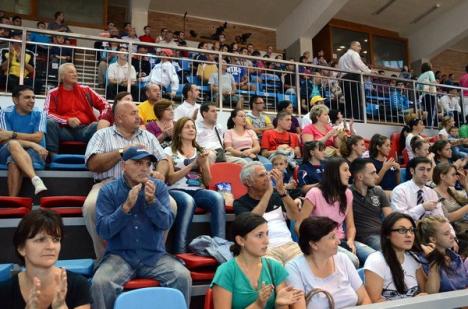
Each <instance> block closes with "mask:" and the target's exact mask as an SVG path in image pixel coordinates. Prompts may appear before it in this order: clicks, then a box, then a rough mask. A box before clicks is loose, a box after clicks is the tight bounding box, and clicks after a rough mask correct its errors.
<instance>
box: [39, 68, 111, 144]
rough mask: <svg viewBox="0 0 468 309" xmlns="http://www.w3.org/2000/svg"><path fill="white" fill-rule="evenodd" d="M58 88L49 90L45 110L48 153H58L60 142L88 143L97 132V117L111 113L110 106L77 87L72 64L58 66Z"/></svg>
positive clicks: (89, 90) (89, 89) (89, 92)
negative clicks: (97, 114)
mask: <svg viewBox="0 0 468 309" xmlns="http://www.w3.org/2000/svg"><path fill="white" fill-rule="evenodd" d="M58 75H59V83H60V84H59V86H58V87H57V88H54V89H52V90H51V91H49V94H48V95H47V98H46V101H45V106H44V109H45V111H46V112H47V116H48V120H47V134H46V144H47V150H49V151H50V152H52V153H57V152H58V149H59V142H60V141H82V142H88V141H89V139H90V138H91V136H93V134H94V132H96V127H97V120H98V119H97V118H96V116H95V114H94V109H97V110H99V112H100V116H99V119H104V118H105V117H104V116H105V115H108V114H110V105H109V104H108V103H107V102H106V100H104V99H103V98H102V97H101V96H99V95H98V94H97V93H96V92H94V90H92V89H91V88H89V87H88V86H83V85H80V84H78V74H77V72H76V68H75V66H74V65H73V64H72V63H64V64H62V65H61V66H60V67H59V73H58Z"/></svg>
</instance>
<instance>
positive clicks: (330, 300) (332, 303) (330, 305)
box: [305, 288, 335, 309]
mask: <svg viewBox="0 0 468 309" xmlns="http://www.w3.org/2000/svg"><path fill="white" fill-rule="evenodd" d="M320 293H322V294H323V295H325V297H326V298H327V300H328V308H329V309H335V301H334V300H333V296H332V295H331V294H330V292H328V291H325V290H322V289H319V288H314V289H312V290H310V291H309V292H308V293H307V294H306V295H305V301H306V306H307V305H308V304H309V303H310V301H311V300H312V297H314V296H315V295H317V294H320Z"/></svg>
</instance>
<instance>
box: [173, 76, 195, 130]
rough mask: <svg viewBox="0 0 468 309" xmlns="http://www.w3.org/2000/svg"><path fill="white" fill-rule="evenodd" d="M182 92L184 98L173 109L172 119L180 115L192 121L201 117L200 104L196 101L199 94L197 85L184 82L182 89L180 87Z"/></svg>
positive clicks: (175, 119) (177, 118) (178, 117)
mask: <svg viewBox="0 0 468 309" xmlns="http://www.w3.org/2000/svg"><path fill="white" fill-rule="evenodd" d="M182 94H183V95H184V98H185V100H184V102H183V103H182V104H180V105H179V106H177V108H176V109H175V110H174V121H177V120H179V119H180V118H182V117H188V118H191V119H193V120H194V121H195V120H197V119H201V116H200V104H198V103H197V99H198V97H199V96H200V89H198V86H197V85H195V84H190V83H186V84H185V86H184V89H182Z"/></svg>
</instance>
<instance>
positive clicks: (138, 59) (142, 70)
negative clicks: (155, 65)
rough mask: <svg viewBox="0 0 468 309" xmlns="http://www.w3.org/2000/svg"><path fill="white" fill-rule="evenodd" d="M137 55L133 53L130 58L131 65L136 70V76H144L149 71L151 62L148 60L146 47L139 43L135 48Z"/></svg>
mask: <svg viewBox="0 0 468 309" xmlns="http://www.w3.org/2000/svg"><path fill="white" fill-rule="evenodd" d="M137 53H138V55H134V56H133V58H132V65H133V67H134V68H135V70H136V73H137V77H138V78H140V77H145V76H148V75H149V74H150V72H151V63H150V62H149V58H148V57H147V56H144V55H147V54H148V48H147V47H146V46H143V45H139V46H138V49H137Z"/></svg>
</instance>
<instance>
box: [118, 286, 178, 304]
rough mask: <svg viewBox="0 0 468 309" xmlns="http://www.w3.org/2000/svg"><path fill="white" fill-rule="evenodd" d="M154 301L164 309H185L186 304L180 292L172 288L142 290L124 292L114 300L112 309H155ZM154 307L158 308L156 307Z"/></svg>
mask: <svg viewBox="0 0 468 309" xmlns="http://www.w3.org/2000/svg"><path fill="white" fill-rule="evenodd" d="M155 301H157V303H158V304H164V308H165V309H185V308H187V304H186V303H185V298H184V295H183V294H182V292H180V291H179V290H176V289H172V288H165V287H156V288H144V289H138V290H133V291H129V292H124V293H122V294H120V295H119V296H118V297H117V299H116V300H115V304H114V309H128V308H138V309H150V308H155ZM156 307H158V306H157V305H156Z"/></svg>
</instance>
